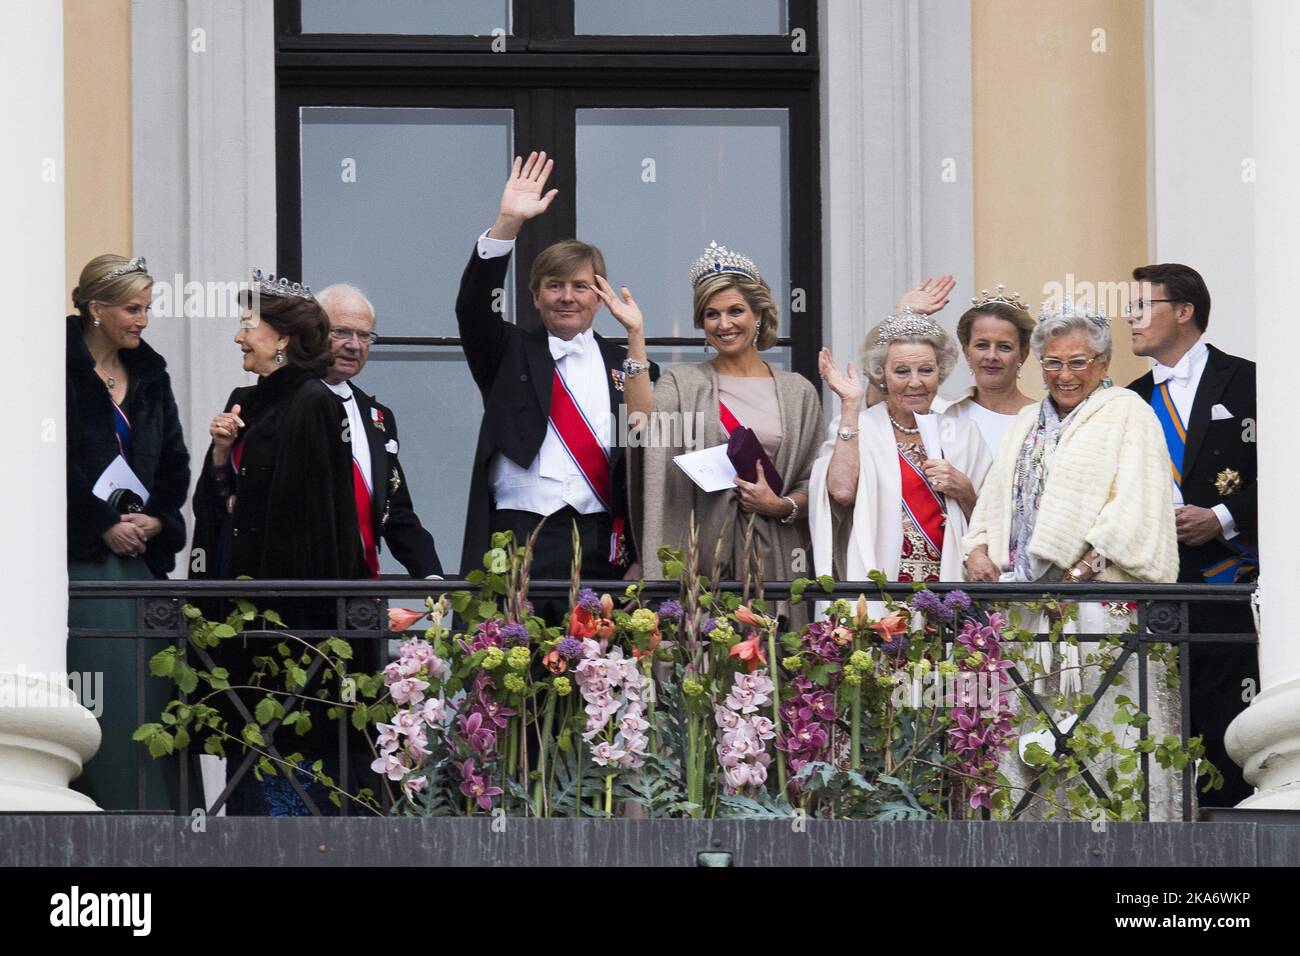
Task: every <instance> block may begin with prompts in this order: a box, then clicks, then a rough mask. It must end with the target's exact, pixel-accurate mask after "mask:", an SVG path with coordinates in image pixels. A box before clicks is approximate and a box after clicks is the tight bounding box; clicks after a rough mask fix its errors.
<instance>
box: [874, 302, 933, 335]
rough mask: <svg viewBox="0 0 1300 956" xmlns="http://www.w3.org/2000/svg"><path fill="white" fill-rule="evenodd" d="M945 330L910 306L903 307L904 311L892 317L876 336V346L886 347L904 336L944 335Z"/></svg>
mask: <svg viewBox="0 0 1300 956" xmlns="http://www.w3.org/2000/svg"><path fill="white" fill-rule="evenodd" d="M942 334H943V329H941V328H939V325H938V323H937V322H935V321H934V319H932V318H930V317H929V316H928V315H922V314H921V313H919V312H913V311H912V307H911V306H910V305H905V306H903V311H902V312H900V313H898V314H897V315H891V316H889V318H887V319H886V320H885V322H884V324H883V325H881V326H880V332H879V333H878V334H877V335H876V344H877V345H884V344H885V343H886V342H891V341H893V340H894V339H897V338H901V337H902V336H904V335H942Z"/></svg>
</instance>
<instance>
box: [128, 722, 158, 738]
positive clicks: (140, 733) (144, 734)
mask: <svg viewBox="0 0 1300 956" xmlns="http://www.w3.org/2000/svg"><path fill="white" fill-rule="evenodd" d="M161 730H162V724H141V725H140V726H139V727H137V728H136V729H135V733H133V734H132V735H131V739H132V740H148V739H149V738H150V737H152V736H153V735H154V734H156V733H158V732H159V731H161Z"/></svg>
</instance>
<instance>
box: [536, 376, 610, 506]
mask: <svg viewBox="0 0 1300 956" xmlns="http://www.w3.org/2000/svg"><path fill="white" fill-rule="evenodd" d="M550 420H551V427H552V428H554V429H555V433H556V434H557V435H559V436H560V442H561V444H563V445H564V450H565V451H567V452H568V453H569V457H570V458H572V459H573V463H574V464H575V465H577V466H578V470H579V471H580V472H582V475H583V477H584V478H586V479H587V484H589V485H590V486H591V490H592V491H593V492H595V494H596V497H597V498H599V499H600V503H601V504H603V505H604V506H605V510H606V511H609V510H611V509H610V502H611V501H612V500H613V479H612V478H611V476H610V470H609V451H608V449H606V448H605V443H604V442H602V441H601V440H600V439H598V438H597V437H596V432H595V430H594V429H592V427H591V423H590V422H589V421H587V416H585V415H583V414H582V409H581V408H579V407H578V403H577V401H576V400H575V399H574V397H573V393H571V392H570V391H569V386H567V385H566V384H565V383H564V376H563V375H561V374H560V370H559V369H558V368H557V369H556V370H555V373H554V376H553V377H552V379H551V414H550Z"/></svg>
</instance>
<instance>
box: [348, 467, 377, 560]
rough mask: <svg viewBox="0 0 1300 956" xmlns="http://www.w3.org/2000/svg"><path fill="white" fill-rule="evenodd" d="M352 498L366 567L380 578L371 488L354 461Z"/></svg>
mask: <svg viewBox="0 0 1300 956" xmlns="http://www.w3.org/2000/svg"><path fill="white" fill-rule="evenodd" d="M352 497H353V500H354V501H355V502H356V504H357V526H358V527H359V528H360V529H361V545H362V547H363V548H364V549H365V553H366V567H368V568H369V569H370V576H371V577H372V578H377V577H379V548H378V547H376V545H375V523H374V521H373V520H372V518H373V516H372V515H371V513H370V486H369V485H367V484H366V478H365V476H364V475H363V474H361V466H360V465H359V464H357V460H356V459H355V458H353V459H352Z"/></svg>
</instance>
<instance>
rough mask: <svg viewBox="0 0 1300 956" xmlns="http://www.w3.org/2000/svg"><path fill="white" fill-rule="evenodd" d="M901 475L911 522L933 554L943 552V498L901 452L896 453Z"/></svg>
mask: <svg viewBox="0 0 1300 956" xmlns="http://www.w3.org/2000/svg"><path fill="white" fill-rule="evenodd" d="M898 461H899V464H900V469H899V470H900V471H901V472H902V476H903V507H904V508H905V509H907V514H908V516H909V517H910V518H911V519H912V524H914V525H916V527H917V529H918V530H920V532H921V534H923V535H925V540H926V543H927V544H929V545H930V547H931V548H933V549H934V553H935V554H942V553H943V525H944V513H943V499H942V498H940V497H939V495H938V494H937V493H936V492H935V490H934V488H932V487H931V486H930V482H929V481H927V480H926V477H925V475H923V474H922V473H921V470H920V469H919V468H917V467H916V465H914V464H912V461H911V460H910V459H909V458H908V457H907V456H906V455H904V454H903V453H902V452H899V454H898Z"/></svg>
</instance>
